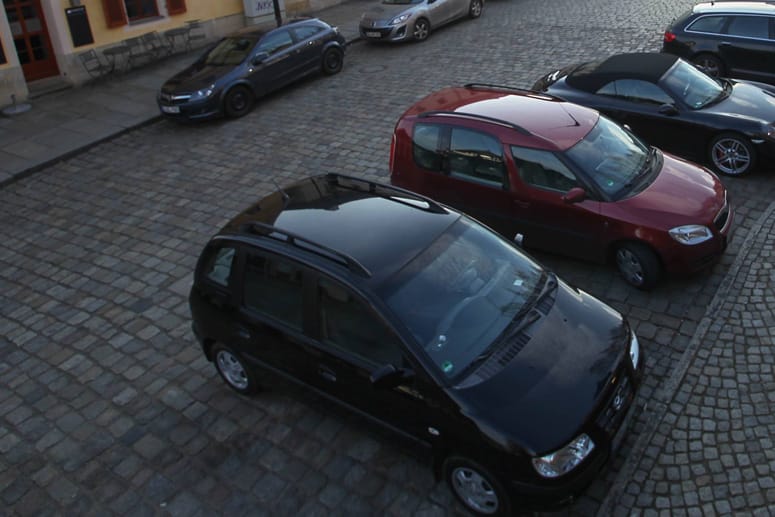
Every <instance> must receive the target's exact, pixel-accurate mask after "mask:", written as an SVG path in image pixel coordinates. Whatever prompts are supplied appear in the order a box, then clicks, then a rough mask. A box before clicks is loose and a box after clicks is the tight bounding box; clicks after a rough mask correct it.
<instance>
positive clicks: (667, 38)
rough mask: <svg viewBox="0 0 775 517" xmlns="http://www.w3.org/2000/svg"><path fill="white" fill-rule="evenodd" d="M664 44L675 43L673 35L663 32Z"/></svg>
mask: <svg viewBox="0 0 775 517" xmlns="http://www.w3.org/2000/svg"><path fill="white" fill-rule="evenodd" d="M664 40H665V43H672V42H673V41H675V34H673V33H672V32H670V31H665V37H664Z"/></svg>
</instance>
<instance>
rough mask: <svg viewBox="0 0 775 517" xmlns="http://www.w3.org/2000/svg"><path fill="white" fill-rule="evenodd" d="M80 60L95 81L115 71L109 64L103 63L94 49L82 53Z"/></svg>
mask: <svg viewBox="0 0 775 517" xmlns="http://www.w3.org/2000/svg"><path fill="white" fill-rule="evenodd" d="M78 58H79V59H80V60H81V64H83V67H84V68H85V69H86V71H87V72H88V73H89V75H90V76H91V77H92V78H93V79H98V78H99V77H102V76H103V75H106V74H109V73H110V72H112V71H113V67H112V66H111V65H110V64H108V63H103V62H102V60H101V59H100V56H99V55H98V54H97V52H96V51H95V50H94V49H92V50H87V51H86V52H81V53H80V54H78Z"/></svg>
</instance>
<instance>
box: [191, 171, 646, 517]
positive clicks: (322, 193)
mask: <svg viewBox="0 0 775 517" xmlns="http://www.w3.org/2000/svg"><path fill="white" fill-rule="evenodd" d="M190 306H191V313H192V316H193V329H194V333H195V334H196V336H197V338H198V340H199V342H200V343H201V346H202V348H203V350H204V354H205V356H206V357H207V359H209V360H210V361H213V362H214V363H215V366H216V368H217V370H218V372H219V374H220V375H221V377H222V378H223V380H224V381H225V382H226V383H227V384H228V385H229V386H230V387H231V388H232V389H234V390H235V391H237V392H239V393H242V394H249V393H253V392H254V391H256V390H257V388H258V386H259V382H261V381H264V382H267V379H266V378H265V376H264V375H262V373H260V372H273V373H275V374H280V375H281V376H284V377H286V378H288V379H290V380H292V381H296V382H298V383H301V384H302V385H306V386H307V387H309V388H311V389H313V390H315V391H316V392H318V393H319V394H321V395H323V396H325V397H327V398H329V399H332V400H333V401H335V402H339V403H341V404H343V405H344V406H346V407H348V408H350V409H352V410H355V411H356V412H358V413H360V414H362V415H364V416H366V417H368V418H370V419H372V420H374V421H376V422H379V423H382V424H385V425H386V426H387V427H388V428H390V429H392V430H394V431H397V432H399V433H401V434H402V435H404V436H406V437H409V438H411V439H413V440H416V441H417V442H419V443H420V444H422V445H425V446H427V447H428V449H429V450H430V451H432V457H433V460H434V467H435V472H436V474H437V476H441V477H444V478H445V479H446V481H447V482H448V483H449V485H450V486H451V488H452V490H453V492H454V493H455V495H456V496H457V497H458V498H459V500H460V501H462V503H463V504H464V505H465V506H466V507H467V508H468V509H470V510H472V511H474V512H477V513H480V514H489V515H492V514H498V515H500V514H504V515H505V514H509V513H510V512H511V510H512V509H513V508H515V505H516V504H517V503H518V502H519V503H521V502H524V501H530V500H535V499H538V500H543V501H552V502H557V501H562V500H564V499H565V498H567V497H568V496H570V495H571V494H574V493H576V492H578V491H579V490H580V489H582V488H583V487H584V486H585V485H586V483H588V482H589V481H590V480H591V479H592V478H593V477H594V476H595V475H596V473H597V471H598V470H599V469H600V467H601V466H602V465H603V464H604V463H605V462H606V460H607V459H608V458H609V457H610V456H611V454H612V452H613V451H614V450H615V449H616V447H617V444H618V443H619V442H620V440H621V439H622V436H623V435H624V433H625V429H626V427H627V426H626V421H627V416H628V415H630V414H632V411H631V409H632V408H633V407H634V404H633V399H634V397H635V393H636V390H637V388H638V386H639V383H640V379H641V372H642V364H643V358H642V357H641V356H640V348H639V344H638V339H637V338H636V336H635V334H634V333H633V332H632V330H630V327H629V326H628V324H627V322H626V320H625V319H624V318H623V317H622V315H621V314H620V313H618V312H617V311H615V310H613V309H612V308H610V307H608V306H607V305H605V304H604V303H602V302H600V301H598V300H597V299H595V298H593V297H592V296H590V295H589V294H587V293H585V292H583V291H580V290H578V289H574V288H572V287H570V286H568V285H567V284H565V283H564V282H563V281H562V280H559V279H557V278H556V277H555V275H554V274H552V273H551V272H549V271H547V270H546V269H545V268H543V267H542V266H541V265H539V264H538V263H536V262H535V261H534V260H532V259H531V258H529V257H528V256H526V255H525V254H524V253H523V252H521V251H520V250H519V249H518V248H517V247H515V245H513V244H512V243H510V242H508V241H506V240H504V239H503V238H502V237H500V236H498V235H497V234H496V233H494V232H493V231H491V230H489V229H487V228H485V227H483V226H482V225H480V224H479V223H477V222H475V221H473V220H471V219H469V218H468V217H466V216H464V215H461V214H460V213H458V212H455V211H454V210H452V209H450V208H447V207H445V206H442V205H439V204H437V203H436V202H434V201H432V200H430V199H428V198H425V197H422V196H420V195H418V194H414V193H411V192H409V191H406V190H403V189H399V188H396V187H391V186H388V185H383V184H378V183H372V182H368V181H365V180H360V179H355V178H351V177H346V176H340V175H333V174H330V175H324V176H317V177H313V178H309V179H306V180H303V181H301V182H298V183H296V184H293V185H291V186H289V187H288V188H286V189H283V190H281V191H278V192H275V193H274V194H271V195H269V196H267V197H266V198H264V199H262V200H261V201H259V202H257V203H256V204H254V205H252V206H250V207H249V208H247V209H246V210H245V211H244V212H242V213H241V214H239V215H237V216H236V217H235V218H234V219H233V220H232V221H231V222H229V223H228V224H227V225H226V226H225V227H224V228H223V229H222V230H221V231H220V232H219V233H218V234H217V235H216V236H214V237H213V238H212V240H211V241H210V242H209V244H207V246H206V247H205V249H204V251H203V253H202V255H201V257H200V259H199V262H198V264H197V267H196V273H195V280H194V285H193V287H192V289H191V295H190Z"/></svg>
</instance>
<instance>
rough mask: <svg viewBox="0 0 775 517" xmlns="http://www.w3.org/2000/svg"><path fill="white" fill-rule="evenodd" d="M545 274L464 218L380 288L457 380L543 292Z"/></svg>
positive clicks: (427, 350)
mask: <svg viewBox="0 0 775 517" xmlns="http://www.w3.org/2000/svg"><path fill="white" fill-rule="evenodd" d="M543 271H544V270H543V269H542V268H541V266H539V265H538V264H537V263H535V262H534V261H532V260H531V259H529V258H527V257H526V256H525V255H524V254H522V253H520V252H519V251H518V250H517V249H515V248H514V246H513V245H512V244H510V243H509V242H507V241H505V240H504V239H503V238H501V237H499V236H498V235H496V234H494V233H493V232H491V231H490V230H487V229H486V228H484V227H482V226H480V225H478V224H476V223H474V222H472V221H470V220H468V219H466V218H465V217H461V218H460V219H459V220H458V221H457V222H455V223H454V224H453V225H452V226H451V227H450V228H449V229H448V230H447V231H445V232H444V233H443V234H442V235H441V236H440V237H439V238H438V239H436V241H434V242H433V244H431V245H430V246H429V247H428V248H427V249H425V250H424V251H423V252H422V253H421V254H420V255H418V256H417V257H416V258H415V259H413V260H412V261H410V262H409V263H408V264H407V265H406V266H404V268H403V269H402V270H401V271H399V272H398V273H396V275H394V277H393V278H391V279H390V280H389V281H388V282H386V284H385V287H383V288H382V289H381V291H383V292H381V293H380V294H382V296H383V299H385V301H386V302H387V304H388V305H389V306H390V308H391V309H392V310H393V311H394V312H395V313H396V315H398V317H399V318H400V319H401V320H402V321H403V322H404V324H405V325H406V326H407V328H408V329H409V331H410V332H411V333H412V334H413V335H414V337H415V338H416V340H417V342H418V343H419V344H420V345H421V346H422V347H423V350H424V352H425V353H426V354H427V356H428V357H429V358H430V359H431V361H432V362H433V364H434V365H435V366H436V367H437V368H438V369H439V370H440V372H441V373H442V375H443V376H444V377H446V378H448V379H453V378H455V377H456V376H458V375H460V374H461V373H462V372H464V371H465V369H466V367H467V366H468V365H469V364H471V363H472V361H474V360H475V359H476V358H477V357H479V356H481V355H482V354H483V353H485V352H486V350H487V349H488V348H489V347H490V346H491V345H492V344H493V342H494V341H496V340H497V339H498V337H499V336H500V334H501V333H502V332H503V331H504V330H506V329H507V328H508V327H509V324H510V323H511V322H512V320H513V319H514V318H515V316H516V315H517V313H520V314H524V311H523V312H520V311H522V309H523V308H524V307H525V305H526V302H527V300H528V299H529V298H530V297H531V295H532V294H533V293H534V292H535V291H536V290H540V289H541V288H542V286H541V285H539V284H540V283H541V281H542V273H543Z"/></svg>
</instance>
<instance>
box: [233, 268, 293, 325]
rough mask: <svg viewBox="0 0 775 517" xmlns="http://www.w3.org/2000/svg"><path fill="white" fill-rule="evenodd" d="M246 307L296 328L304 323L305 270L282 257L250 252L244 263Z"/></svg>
mask: <svg viewBox="0 0 775 517" xmlns="http://www.w3.org/2000/svg"><path fill="white" fill-rule="evenodd" d="M244 288H245V297H244V303H245V307H247V308H248V309H251V310H253V311H256V312H259V313H261V314H264V315H266V316H270V317H272V318H275V319H277V320H280V321H281V322H282V323H285V324H286V325H289V326H291V327H293V328H296V329H299V330H300V329H301V327H302V317H303V311H302V307H303V304H302V272H301V270H300V269H299V268H298V267H296V266H295V265H293V264H291V263H289V262H286V261H284V260H282V259H269V258H267V257H264V256H261V255H249V256H248V257H247V262H246V264H245V282H244Z"/></svg>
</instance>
